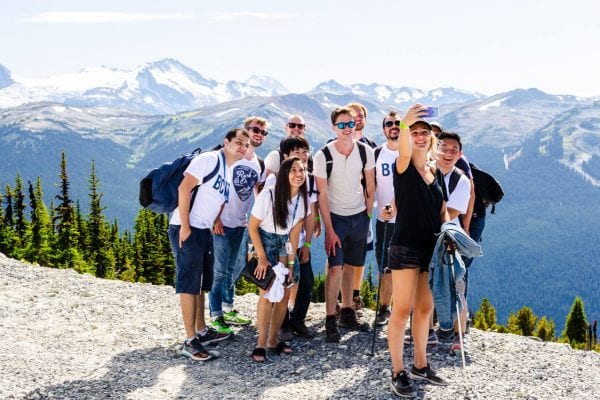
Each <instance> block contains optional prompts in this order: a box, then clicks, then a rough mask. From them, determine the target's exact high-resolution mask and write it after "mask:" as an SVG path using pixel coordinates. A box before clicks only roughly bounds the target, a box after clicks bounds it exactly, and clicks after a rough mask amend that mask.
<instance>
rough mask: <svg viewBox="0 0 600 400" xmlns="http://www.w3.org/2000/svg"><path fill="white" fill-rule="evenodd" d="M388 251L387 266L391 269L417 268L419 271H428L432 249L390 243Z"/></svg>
mask: <svg viewBox="0 0 600 400" xmlns="http://www.w3.org/2000/svg"><path fill="white" fill-rule="evenodd" d="M388 252H389V254H388V266H389V268H390V269H392V270H397V269H416V268H419V272H428V271H429V262H430V261H431V256H432V255H433V249H431V250H427V249H421V248H418V247H408V246H402V245H398V244H393V245H390V247H389V249H388Z"/></svg>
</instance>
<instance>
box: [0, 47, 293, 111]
mask: <svg viewBox="0 0 600 400" xmlns="http://www.w3.org/2000/svg"><path fill="white" fill-rule="evenodd" d="M3 75H7V76H8V77H10V73H9V72H8V71H6V73H4V74H3V73H2V72H0V76H3ZM0 79H1V78H0ZM253 81H256V83H258V84H259V85H258V86H255V85H252V84H248V83H244V82H235V81H229V82H227V83H221V82H217V81H215V80H213V79H208V78H205V77H203V76H202V75H201V74H200V73H198V72H197V71H195V70H193V69H191V68H189V67H187V66H185V65H183V64H182V63H180V62H179V61H177V60H173V59H170V58H167V59H164V60H160V61H156V62H150V63H147V64H145V65H143V66H141V67H138V68H136V69H134V70H119V69H114V68H108V67H96V68H86V69H83V70H81V71H79V72H78V73H73V74H64V75H56V76H51V77H49V78H47V79H30V78H18V77H17V78H16V79H15V80H14V81H10V80H6V83H7V85H5V86H6V87H4V88H3V89H1V90H0V108H7V107H15V106H18V105H21V104H25V103H30V102H39V101H51V102H59V103H65V104H67V105H78V106H105V107H116V108H127V109H130V110H133V111H137V112H143V113H149V114H168V113H175V112H180V111H185V110H190V109H194V108H199V107H203V106H207V105H211V104H217V103H222V102H226V101H231V100H236V99H240V98H243V97H247V96H272V95H277V94H284V93H287V91H285V88H283V89H284V91H279V90H280V89H278V87H279V86H280V87H283V86H282V85H281V84H279V83H278V82H277V81H275V80H274V79H272V80H271V81H268V80H267V79H262V80H260V79H258V78H257V79H255V80H253ZM1 87H2V85H0V88H1Z"/></svg>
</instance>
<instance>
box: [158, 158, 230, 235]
mask: <svg viewBox="0 0 600 400" xmlns="http://www.w3.org/2000/svg"><path fill="white" fill-rule="evenodd" d="M217 162H218V163H219V170H218V172H217V174H215V176H214V177H213V178H212V179H210V180H209V181H208V182H206V183H204V184H202V180H203V179H204V177H205V176H207V175H208V174H210V173H211V172H212V171H213V169H214V168H215V165H217ZM183 174H184V175H186V174H189V175H192V176H193V177H194V178H196V179H198V183H200V184H201V185H200V187H199V188H198V193H197V194H196V199H195V200H194V205H193V206H192V210H191V211H190V225H191V226H193V227H194V228H199V229H212V227H213V224H214V222H215V218H217V215H219V211H220V210H221V205H222V204H223V203H224V202H225V201H226V200H227V198H228V196H229V188H230V182H231V168H229V167H227V164H225V157H224V156H223V152H222V151H209V152H206V153H201V154H199V155H198V156H196V157H194V159H192V161H191V162H190V165H188V167H187V169H186V170H185V172H184V173H183ZM190 196H191V194H190ZM169 223H170V224H171V225H181V219H180V216H179V208H176V209H175V210H174V211H173V213H172V214H171V219H170V221H169Z"/></svg>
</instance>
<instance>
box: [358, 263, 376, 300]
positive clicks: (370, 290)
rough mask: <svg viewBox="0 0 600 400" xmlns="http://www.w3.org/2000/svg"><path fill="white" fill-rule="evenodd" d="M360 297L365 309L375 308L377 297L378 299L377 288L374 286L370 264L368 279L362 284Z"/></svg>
mask: <svg viewBox="0 0 600 400" xmlns="http://www.w3.org/2000/svg"><path fill="white" fill-rule="evenodd" d="M360 296H361V297H362V301H363V306H364V307H365V308H371V309H374V308H375V305H376V303H375V301H374V299H375V297H377V288H376V287H375V285H373V268H372V267H371V264H369V268H368V270H367V276H366V279H365V280H363V281H362V283H361V284H360Z"/></svg>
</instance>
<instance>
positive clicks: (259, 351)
mask: <svg viewBox="0 0 600 400" xmlns="http://www.w3.org/2000/svg"><path fill="white" fill-rule="evenodd" d="M250 358H252V361H254V362H257V363H264V362H266V361H267V352H266V351H265V349H263V348H262V347H256V348H255V349H254V350H253V351H252V354H251V355H250Z"/></svg>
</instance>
